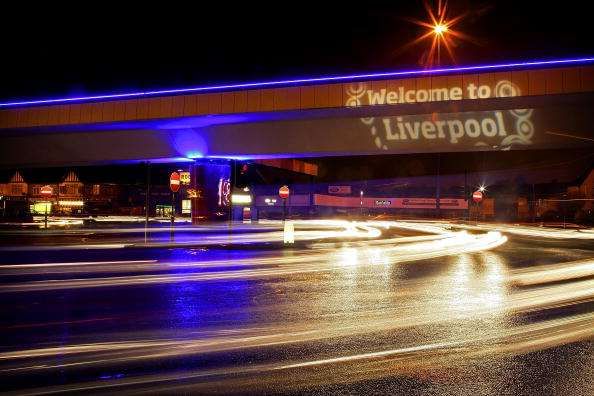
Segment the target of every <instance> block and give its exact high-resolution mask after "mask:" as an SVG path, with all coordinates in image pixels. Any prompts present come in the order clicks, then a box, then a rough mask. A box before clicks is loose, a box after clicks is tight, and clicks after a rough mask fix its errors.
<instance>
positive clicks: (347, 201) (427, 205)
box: [314, 194, 468, 209]
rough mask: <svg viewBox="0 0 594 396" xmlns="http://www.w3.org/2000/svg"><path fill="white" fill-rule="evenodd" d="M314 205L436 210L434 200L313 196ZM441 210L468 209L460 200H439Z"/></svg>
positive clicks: (464, 202) (463, 201) (466, 204)
mask: <svg viewBox="0 0 594 396" xmlns="http://www.w3.org/2000/svg"><path fill="white" fill-rule="evenodd" d="M314 205H316V206H334V207H342V208H357V207H360V206H363V207H365V208H378V207H382V208H391V209H437V200H436V199H435V198H374V197H366V198H363V199H361V198H359V197H337V196H333V195H324V194H314ZM439 207H440V208H441V209H468V202H467V201H465V200H464V199H461V198H440V199H439Z"/></svg>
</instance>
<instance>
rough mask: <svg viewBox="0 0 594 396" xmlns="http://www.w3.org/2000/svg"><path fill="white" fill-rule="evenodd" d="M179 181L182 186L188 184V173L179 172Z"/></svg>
mask: <svg viewBox="0 0 594 396" xmlns="http://www.w3.org/2000/svg"><path fill="white" fill-rule="evenodd" d="M179 181H180V182H181V184H182V185H184V186H187V185H188V184H190V172H179Z"/></svg>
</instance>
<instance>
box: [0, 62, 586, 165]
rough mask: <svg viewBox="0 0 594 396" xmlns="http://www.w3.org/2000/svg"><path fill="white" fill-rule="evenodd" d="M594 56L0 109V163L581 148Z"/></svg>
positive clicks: (69, 100)
mask: <svg viewBox="0 0 594 396" xmlns="http://www.w3.org/2000/svg"><path fill="white" fill-rule="evenodd" d="M593 108H594V58H583V59H565V60H555V61H536V62H522V63H509V64H498V65H482V66H469V67H453V68H442V69H434V70H413V71H396V72H388V73H376V74H362V75H350V76H334V77H325V78H309V79H294V80H284V81H268V82H260V83H245V84H228V85H216V86H205V87H195V88H187V89H172V90H162V91H149V92H133V93H126V94H110V95H96V96H88V97H72V98H61V99H60V98H59V99H47V100H28V101H25V100H23V101H12V102H7V103H0V166H2V167H10V168H16V167H32V166H49V165H56V166H62V165H86V164H88V165H91V164H101V163H116V162H129V161H153V162H154V161H168V162H169V161H170V162H173V161H192V160H194V159H197V158H283V157H291V158H299V157H311V156H329V155H333V156H334V155H362V154H370V155H373V154H389V153H394V154H397V153H415V152H457V151H476V150H515V149H540V148H551V147H575V146H578V147H583V146H584V145H591V144H592V143H594V140H593V139H594V126H593V125H594V114H593V113H594V112H592V109H593Z"/></svg>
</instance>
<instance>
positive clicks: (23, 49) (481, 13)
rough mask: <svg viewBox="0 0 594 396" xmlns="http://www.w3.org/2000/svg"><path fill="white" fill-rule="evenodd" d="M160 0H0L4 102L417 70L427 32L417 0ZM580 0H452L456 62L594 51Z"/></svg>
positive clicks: (1, 96)
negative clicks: (329, 0)
mask: <svg viewBox="0 0 594 396" xmlns="http://www.w3.org/2000/svg"><path fill="white" fill-rule="evenodd" d="M167 3H168V2H165V3H163V2H158V6H157V5H153V3H151V2H144V3H141V4H137V5H136V9H134V10H132V9H130V8H131V7H128V8H124V5H123V4H122V2H120V4H118V7H117V8H115V7H113V6H111V7H108V6H106V5H105V3H103V2H94V3H89V2H80V3H78V4H80V6H79V7H78V9H76V8H72V7H73V6H71V5H69V8H68V9H60V8H59V6H57V5H56V4H55V2H51V4H48V5H45V6H39V5H37V4H35V5H33V4H26V5H24V6H19V7H20V8H11V7H13V6H8V5H3V10H2V11H3V12H2V23H0V33H1V34H2V37H3V40H2V48H1V54H2V56H1V59H2V67H1V72H0V87H1V89H0V100H10V99H25V98H47V97H61V96H69V95H80V94H90V93H109V92H126V91H134V90H140V89H147V88H150V89H156V88H172V87H180V86H195V85H201V84H207V83H221V82H223V83H224V82H241V81H250V80H268V79H275V78H287V77H301V76H305V77H307V76H317V75H328V74H342V73H349V72H354V71H356V72H372V71H385V70H395V69H407V68H417V67H418V66H419V59H420V57H421V55H422V53H423V51H424V50H425V49H426V48H427V45H426V44H421V45H417V46H406V44H407V43H410V42H411V41H412V40H414V38H415V37H417V36H419V35H420V34H422V32H423V29H422V28H420V27H419V26H416V25H414V24H413V23H411V22H409V21H408V20H407V19H409V18H416V19H423V20H426V19H427V17H426V12H425V9H424V7H423V4H422V2H420V1H407V2H405V1H389V2H373V3H372V4H370V3H371V2H361V4H360V5H353V4H350V3H349V2H336V3H335V4H336V5H335V6H333V7H331V6H328V5H326V6H321V4H322V3H324V2H321V1H318V2H317V3H309V4H308V3H305V2H276V3H270V4H268V2H266V4H265V5H262V6H255V5H253V4H255V2H243V3H241V4H243V5H241V6H238V5H234V4H233V2H218V3H220V4H221V5H220V6H219V7H215V6H209V7H205V6H203V5H202V2H193V4H197V5H199V6H196V5H194V6H192V7H190V6H186V5H182V4H178V5H176V6H171V7H169V8H163V7H165V6H164V5H163V4H167ZM245 4H249V6H248V5H245ZM584 4H586V3H585V2H571V1H564V2H544V1H541V2H535V1H490V2H486V1H469V0H459V1H450V3H449V8H450V13H449V15H451V16H456V15H460V14H465V16H464V18H463V19H462V21H461V22H460V23H459V24H458V25H457V26H456V28H457V29H458V30H461V31H463V32H465V33H467V34H469V35H471V36H472V37H473V42H465V41H457V42H456V43H455V54H456V56H457V62H456V63H457V64H464V65H466V64H484V63H490V62H504V61H510V60H514V61H515V60H533V59H552V58H561V57H574V56H580V55H594V40H592V36H593V35H592V33H591V32H590V30H591V19H592V17H591V13H590V12H589V11H588V10H587V9H586V8H585V5H584ZM186 7H187V8H186ZM447 63H450V61H449V59H447V58H446V57H445V56H442V64H447Z"/></svg>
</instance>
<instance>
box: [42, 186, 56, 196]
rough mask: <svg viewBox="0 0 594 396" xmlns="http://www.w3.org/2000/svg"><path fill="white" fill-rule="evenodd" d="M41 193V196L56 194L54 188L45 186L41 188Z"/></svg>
mask: <svg viewBox="0 0 594 396" xmlns="http://www.w3.org/2000/svg"><path fill="white" fill-rule="evenodd" d="M39 192H40V193H41V195H52V194H53V193H54V189H53V188H52V186H43V187H41V189H40V190H39Z"/></svg>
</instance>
